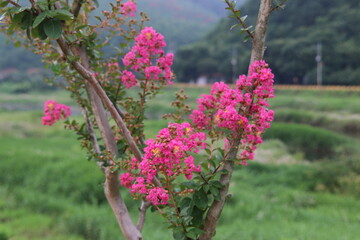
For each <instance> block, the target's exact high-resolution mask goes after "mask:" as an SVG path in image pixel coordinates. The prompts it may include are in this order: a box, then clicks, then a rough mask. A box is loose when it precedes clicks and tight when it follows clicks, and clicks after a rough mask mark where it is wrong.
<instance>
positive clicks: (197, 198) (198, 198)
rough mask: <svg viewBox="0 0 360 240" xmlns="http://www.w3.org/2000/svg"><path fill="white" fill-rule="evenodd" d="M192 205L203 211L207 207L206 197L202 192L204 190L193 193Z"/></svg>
mask: <svg viewBox="0 0 360 240" xmlns="http://www.w3.org/2000/svg"><path fill="white" fill-rule="evenodd" d="M193 199H194V203H195V206H196V207H198V208H199V209H205V208H207V206H208V197H207V195H206V193H205V191H204V189H202V188H201V189H200V190H199V191H197V192H195V194H194V197H193Z"/></svg>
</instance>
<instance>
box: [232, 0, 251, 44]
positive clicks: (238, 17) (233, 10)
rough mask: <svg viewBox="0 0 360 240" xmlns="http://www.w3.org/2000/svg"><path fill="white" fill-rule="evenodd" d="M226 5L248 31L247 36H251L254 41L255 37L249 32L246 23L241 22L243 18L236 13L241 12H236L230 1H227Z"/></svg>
mask: <svg viewBox="0 0 360 240" xmlns="http://www.w3.org/2000/svg"><path fill="white" fill-rule="evenodd" d="M225 2H226V4H227V5H228V6H229V8H230V11H231V12H233V13H234V16H235V18H236V19H237V20H238V21H239V22H240V24H241V26H242V27H243V28H244V29H246V32H247V34H249V36H250V37H251V38H252V39H254V35H253V34H252V33H251V31H249V30H248V27H247V26H246V24H245V22H244V21H243V20H241V17H240V16H237V15H236V13H237V12H238V11H239V10H236V9H235V8H234V6H233V5H232V4H231V3H230V2H229V1H228V0H225Z"/></svg>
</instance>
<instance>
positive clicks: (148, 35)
mask: <svg viewBox="0 0 360 240" xmlns="http://www.w3.org/2000/svg"><path fill="white" fill-rule="evenodd" d="M145 35H146V38H147V39H149V40H150V39H151V38H152V34H151V33H149V32H148V33H146V34H145Z"/></svg>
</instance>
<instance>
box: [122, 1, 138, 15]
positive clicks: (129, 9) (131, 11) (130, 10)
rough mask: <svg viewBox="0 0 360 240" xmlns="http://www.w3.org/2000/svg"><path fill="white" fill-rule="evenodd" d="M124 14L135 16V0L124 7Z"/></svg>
mask: <svg viewBox="0 0 360 240" xmlns="http://www.w3.org/2000/svg"><path fill="white" fill-rule="evenodd" d="M122 10H123V14H124V16H130V17H135V13H136V4H135V3H134V2H133V1H128V2H126V3H124V4H123V7H122Z"/></svg>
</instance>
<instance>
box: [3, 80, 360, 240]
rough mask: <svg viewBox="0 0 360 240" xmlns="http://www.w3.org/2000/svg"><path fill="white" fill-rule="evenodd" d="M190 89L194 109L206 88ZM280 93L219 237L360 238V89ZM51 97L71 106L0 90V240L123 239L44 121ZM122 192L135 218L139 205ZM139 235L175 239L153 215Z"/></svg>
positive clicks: (86, 166) (73, 155)
mask: <svg viewBox="0 0 360 240" xmlns="http://www.w3.org/2000/svg"><path fill="white" fill-rule="evenodd" d="M177 90H179V87H176V86H175V87H172V88H168V89H165V90H164V91H163V94H162V95H160V96H158V97H157V98H155V99H153V100H152V101H151V102H150V107H149V109H148V117H149V120H148V121H147V122H146V126H147V136H148V137H152V136H154V135H155V134H156V132H157V131H158V130H159V129H161V128H162V127H164V126H166V122H164V121H161V120H159V119H160V117H159V115H161V114H163V113H166V112H167V111H169V110H171V108H170V106H169V105H170V102H171V101H172V100H173V96H174V92H175V91H177ZM186 92H187V93H188V94H189V101H188V103H189V104H190V105H191V106H193V107H194V106H196V103H195V100H196V96H198V95H199V94H201V93H207V92H208V88H197V87H196V88H195V87H190V88H187V89H186ZM276 95H277V97H276V99H273V100H272V101H271V104H272V106H273V108H274V109H275V111H276V117H275V118H276V120H275V122H274V123H273V128H272V129H270V130H269V131H268V132H267V133H266V135H265V139H266V141H265V143H264V144H263V145H262V146H261V147H260V149H259V150H258V152H257V154H256V161H254V162H252V163H250V164H249V166H248V167H239V169H237V171H236V172H235V174H234V181H233V184H232V185H231V190H230V191H231V194H232V197H231V198H230V199H229V202H228V205H227V207H226V208H225V209H224V212H223V217H222V218H221V221H220V224H219V228H218V230H217V235H216V237H215V239H217V240H227V239H241V240H243V239H244V240H305V239H306V240H307V239H308V240H328V239H334V240H337V239H339V240H340V239H341V240H355V239H358V236H360V228H359V224H360V211H359V209H360V201H359V198H360V153H359V151H358V149H357V148H358V146H359V140H358V136H359V135H360V133H359V132H360V105H359V104H358V102H359V100H358V99H359V97H360V92H358V91H351V90H345V91H344V90H338V91H334V90H319V89H306V90H299V89H280V90H277V91H276ZM47 99H55V100H58V101H61V102H64V103H66V104H72V101H71V99H70V98H68V97H67V95H66V93H64V92H49V93H41V94H40V93H30V94H19V95H12V94H6V93H2V94H0V240H7V239H14V240H28V239H31V240H33V239H35V240H37V239H39V240H40V239H49V240H50V239H52V240H53V239H55V240H67V239H70V240H80V239H84V240H85V239H86V240H88V239H89V240H112V239H123V238H122V237H121V234H120V232H119V230H118V228H117V226H116V223H115V220H114V217H113V215H112V213H111V210H110V209H109V207H108V206H107V204H106V200H105V198H104V196H103V193H102V185H101V184H102V181H103V177H102V174H101V172H100V171H99V170H98V169H97V167H96V164H95V163H94V162H88V161H86V160H85V153H84V152H83V151H82V150H81V149H80V147H79V143H78V142H77V141H76V137H75V136H74V135H73V134H72V133H71V132H69V131H67V130H63V128H62V126H61V124H57V125H55V126H53V127H51V128H49V127H44V126H42V125H41V124H40V117H41V115H42V114H41V108H42V102H43V101H45V100H47ZM75 113H76V111H75ZM75 117H78V116H75ZM240 168H241V169H240ZM123 193H124V195H125V196H126V199H127V201H128V203H129V208H130V211H131V212H132V214H133V215H134V216H136V213H137V209H136V208H137V207H136V204H134V203H133V202H132V200H131V199H130V198H129V197H128V195H127V192H126V191H124V192H123ZM160 225H161V227H160ZM144 236H145V240H146V239H149V240H152V239H171V234H170V231H168V230H167V229H166V224H164V220H163V219H162V218H161V217H160V216H158V215H155V214H152V213H149V215H148V219H147V223H146V226H145V229H144Z"/></svg>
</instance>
